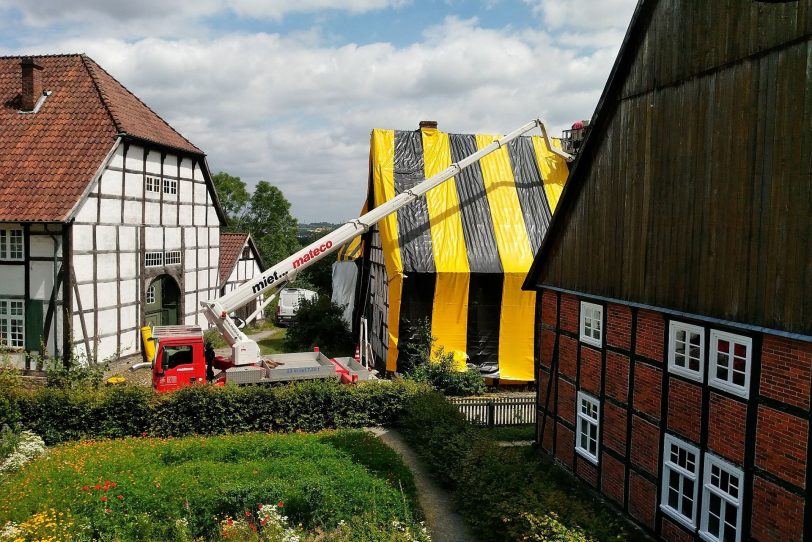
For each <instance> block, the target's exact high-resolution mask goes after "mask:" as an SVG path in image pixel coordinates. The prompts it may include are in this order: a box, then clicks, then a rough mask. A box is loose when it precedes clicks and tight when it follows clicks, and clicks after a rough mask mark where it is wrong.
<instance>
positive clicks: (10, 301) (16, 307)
mask: <svg viewBox="0 0 812 542" xmlns="http://www.w3.org/2000/svg"><path fill="white" fill-rule="evenodd" d="M15 311H19V312H17V313H13V312H15ZM13 323H16V324H17V325H19V328H18V330H17V331H16V332H12V329H11V327H12V324H13ZM12 333H13V334H15V335H17V336H18V340H17V341H14V342H13V343H12V341H11V340H10V339H11V338H12V337H11V335H12ZM5 335H8V337H7V336H5ZM0 345H2V346H4V347H8V348H25V301H24V300H22V299H14V298H8V297H4V298H0Z"/></svg>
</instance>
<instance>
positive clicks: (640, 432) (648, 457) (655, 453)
mask: <svg viewBox="0 0 812 542" xmlns="http://www.w3.org/2000/svg"><path fill="white" fill-rule="evenodd" d="M659 457H660V430H659V429H658V428H657V426H656V425H654V424H651V423H649V422H647V421H646V420H644V419H643V418H641V417H639V416H637V415H633V416H632V450H631V459H632V463H634V464H635V465H638V466H640V467H642V468H643V469H645V470H646V471H648V472H649V473H651V474H653V475H655V476H656V475H657V462H658V460H659Z"/></svg>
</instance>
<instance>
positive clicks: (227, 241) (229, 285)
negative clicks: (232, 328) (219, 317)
mask: <svg viewBox="0 0 812 542" xmlns="http://www.w3.org/2000/svg"><path fill="white" fill-rule="evenodd" d="M264 270H265V264H264V263H263V262H262V257H261V256H260V255H259V250H257V246H256V244H254V240H253V239H252V238H251V235H249V234H247V233H221V234H220V295H225V294H227V293H228V292H230V291H232V290H234V289H235V288H237V287H238V286H240V285H242V284H245V283H246V282H248V281H250V280H252V279H254V278H257V277H259V275H261V274H262V272H263V271H264ZM261 302H262V297H258V298H257V299H255V300H254V301H252V302H250V303H248V304H247V305H245V306H244V307H241V308H240V309H238V310H237V312H236V315H237V316H239V317H240V318H242V319H243V320H245V319H246V318H247V317H248V316H250V315H251V314H253V313H254V311H256V310H257V308H258V307H259V303H261ZM256 319H257V320H262V319H263V315H262V314H260V315H259V316H258V317H257V318H256Z"/></svg>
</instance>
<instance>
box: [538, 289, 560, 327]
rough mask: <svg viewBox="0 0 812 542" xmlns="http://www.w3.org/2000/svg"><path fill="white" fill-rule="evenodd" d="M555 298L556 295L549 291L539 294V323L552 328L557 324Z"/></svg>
mask: <svg viewBox="0 0 812 542" xmlns="http://www.w3.org/2000/svg"><path fill="white" fill-rule="evenodd" d="M557 297H558V296H557V295H556V293H555V292H551V291H550V290H544V291H543V292H542V293H541V321H542V322H543V323H545V324H547V325H548V326H550V327H552V328H554V327H555V326H556V324H557V323H558V322H557V321H556V320H557V317H558V307H557V306H556V305H557V303H558V301H557Z"/></svg>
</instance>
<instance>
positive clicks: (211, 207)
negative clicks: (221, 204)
mask: <svg viewBox="0 0 812 542" xmlns="http://www.w3.org/2000/svg"><path fill="white" fill-rule="evenodd" d="M209 202H210V204H209V207H208V213H209V217H208V218H209V224H217V222H218V218H217V211H216V210H215V209H214V204H213V203H211V199H209Z"/></svg>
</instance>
